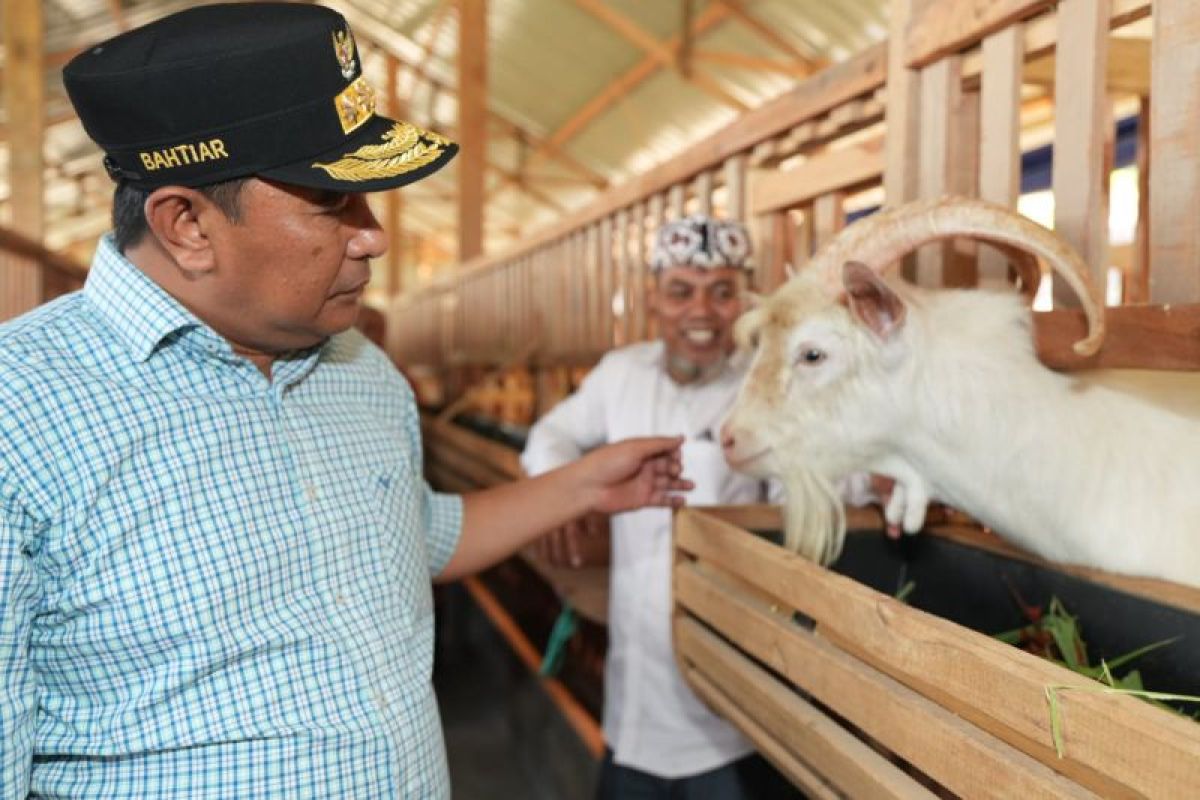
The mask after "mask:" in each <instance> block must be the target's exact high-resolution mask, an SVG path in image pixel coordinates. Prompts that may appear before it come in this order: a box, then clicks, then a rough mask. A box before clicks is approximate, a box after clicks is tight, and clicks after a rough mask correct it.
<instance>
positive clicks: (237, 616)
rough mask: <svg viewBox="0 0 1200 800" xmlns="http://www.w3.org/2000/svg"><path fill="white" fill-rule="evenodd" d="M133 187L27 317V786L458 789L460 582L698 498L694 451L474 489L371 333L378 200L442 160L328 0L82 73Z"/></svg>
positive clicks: (15, 625)
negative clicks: (432, 462)
mask: <svg viewBox="0 0 1200 800" xmlns="http://www.w3.org/2000/svg"><path fill="white" fill-rule="evenodd" d="M64 82H65V84H66V87H67V90H68V92H69V93H70V96H71V99H72V102H73V103H74V104H75V107H76V109H77V110H78V112H79V115H80V118H81V120H82V122H83V124H84V127H85V128H86V130H87V131H88V134H89V135H90V136H91V137H92V138H93V139H95V140H96V142H97V143H98V144H99V145H100V146H101V148H102V149H103V150H104V152H105V165H106V167H107V168H108V171H109V173H110V175H111V176H112V177H113V179H114V180H115V181H116V182H117V188H116V193H115V197H114V231H113V233H112V234H111V235H110V236H108V237H105V238H104V239H103V240H102V242H101V243H100V246H99V249H98V250H97V253H96V256H95V259H94V261H93V264H92V268H91V272H90V274H89V276H88V280H87V284H86V286H85V288H84V289H83V290H82V291H81V292H78V293H75V294H72V295H68V296H66V297H63V298H60V299H58V300H56V301H54V302H52V303H49V304H47V305H45V306H43V307H41V308H39V309H37V310H35V311H34V312H32V313H30V314H27V315H25V316H23V317H20V318H18V319H16V320H13V321H11V322H9V323H7V324H5V325H3V326H0V798H4V800H10V799H11V798H25V797H29V796H35V797H56V798H72V797H80V798H82V797H86V798H221V799H222V800H226V799H227V798H238V800H244V799H245V798H356V799H357V798H375V797H412V798H431V797H432V798H438V797H446V796H448V795H449V785H448V776H447V770H446V763H445V754H444V747H443V743H442V736H441V728H440V723H439V720H438V715H437V707H436V704H435V700H434V696H433V689H432V686H431V680H430V677H431V668H432V644H433V624H432V615H433V609H432V603H431V596H430V582H431V580H452V579H454V578H457V577H460V576H462V575H465V574H468V573H470V572H473V571H476V570H479V569H482V568H484V567H486V566H488V565H490V564H492V563H494V562H495V561H497V560H499V559H501V558H503V557H504V556H506V555H507V554H508V553H510V552H512V551H514V550H515V549H517V548H518V547H520V546H522V545H523V544H525V543H526V542H528V541H530V540H532V539H533V538H535V537H536V536H537V535H538V534H540V533H541V532H544V531H546V530H548V529H550V528H552V527H554V526H556V525H561V524H562V523H564V522H566V521H567V520H569V519H571V518H574V517H578V516H580V515H581V514H583V513H586V512H588V511H607V512H614V511H620V510H623V509H629V508H635V507H640V506H643V505H668V504H672V503H674V502H677V500H676V496H675V495H674V494H673V493H674V492H676V491H679V490H684V489H687V488H689V487H690V484H689V483H688V482H687V481H684V480H683V479H681V478H680V477H679V460H678V444H679V442H678V440H675V439H665V438H664V439H640V440H630V441H626V442H623V443H619V444H617V445H613V446H611V447H607V448H603V449H601V450H597V451H595V452H594V453H593V454H590V455H589V456H588V457H586V458H585V459H583V460H582V461H579V462H576V463H575V464H573V465H571V466H568V467H565V468H563V469H560V470H556V471H553V472H551V473H549V474H547V475H546V476H543V477H540V478H538V479H535V480H531V481H527V482H523V483H520V484H513V485H510V486H505V487H501V488H497V489H494V490H490V491H486V492H480V493H477V494H472V495H467V496H465V497H458V496H451V495H441V494H436V493H434V492H432V491H431V490H430V489H429V486H428V485H427V484H426V483H425V481H424V480H423V478H422V476H421V444H420V431H419V427H418V417H417V411H416V408H415V405H414V402H413V398H412V395H411V392H410V390H409V388H408V386H407V384H406V383H405V382H404V380H403V379H402V378H400V376H399V375H398V373H397V372H396V370H395V369H394V368H393V367H392V365H391V364H390V363H389V361H388V359H387V358H386V356H385V355H384V354H383V353H382V352H380V351H379V350H378V349H377V348H376V347H375V346H373V345H371V344H370V343H368V342H367V341H366V339H365V338H363V336H362V335H360V334H359V333H357V332H356V331H353V330H352V329H351V325H352V323H353V322H354V319H355V316H356V314H357V313H358V309H359V303H360V298H361V296H362V292H363V288H364V286H365V284H366V282H367V279H368V277H369V274H370V273H369V270H368V260H369V259H370V258H373V257H378V256H379V255H381V254H382V253H383V251H384V246H385V241H384V236H383V233H382V232H381V230H380V228H379V225H378V223H377V222H376V220H375V219H374V217H373V216H372V214H371V212H370V210H369V208H368V207H367V203H366V200H365V197H364V194H363V193H364V192H368V191H377V190H382V189H392V188H396V187H398V186H401V185H403V184H405V183H408V182H411V181H413V180H417V179H419V178H421V177H424V176H425V175H428V174H429V173H431V172H433V171H434V170H436V169H439V168H440V167H441V166H442V165H444V164H445V163H446V162H447V161H448V160H449V159H450V158H451V157H452V156H453V155H454V152H455V150H456V147H455V145H454V144H452V143H451V142H449V141H448V140H446V139H445V138H444V137H442V136H440V135H438V134H435V133H432V132H430V131H424V130H421V129H419V128H417V127H416V126H413V125H411V124H409V123H405V122H398V121H394V120H389V119H386V118H383V117H381V116H379V115H377V114H376V113H375V111H374V95H373V92H372V90H371V88H370V87H369V86H368V85H367V84H366V83H365V81H364V80H363V77H362V70H361V64H360V63H359V59H358V54H357V51H356V49H355V47H354V41H353V37H352V36H351V34H350V32H349V29H348V28H347V27H346V23H345V21H344V20H343V19H342V18H341V17H340V16H339V15H338V14H337V13H335V12H333V11H330V10H328V9H325V8H321V7H319V6H314V5H290V4H258V3H253V4H232V5H220V6H205V7H200V8H194V9H191V10H189V11H185V12H181V13H179V14H176V15H173V16H171V17H167V18H165V19H163V20H160V21H159V22H157V23H154V24H151V25H148V26H146V27H143V28H139V29H137V30H133V31H130V32H128V33H126V34H123V35H121V36H118V37H117V38H115V39H113V40H110V41H108V42H105V43H103V44H101V45H99V46H96V47H94V48H91V49H89V50H87V51H85V52H84V53H82V54H81V55H80V56H78V57H77V58H76V59H75V60H74V61H72V62H71V64H70V65H68V67H67V68H66V70H65V72H64Z"/></svg>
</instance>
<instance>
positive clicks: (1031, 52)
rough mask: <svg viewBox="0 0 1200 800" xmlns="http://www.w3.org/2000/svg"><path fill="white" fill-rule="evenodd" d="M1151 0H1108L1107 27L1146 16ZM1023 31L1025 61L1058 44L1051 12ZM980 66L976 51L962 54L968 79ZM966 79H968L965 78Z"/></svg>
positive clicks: (1048, 52)
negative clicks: (1109, 1)
mask: <svg viewBox="0 0 1200 800" xmlns="http://www.w3.org/2000/svg"><path fill="white" fill-rule="evenodd" d="M1150 7H1151V0H1111V13H1110V15H1109V19H1108V26H1109V28H1110V29H1112V28H1117V27H1120V26H1121V25H1127V24H1129V23H1130V22H1136V21H1137V20H1139V19H1143V18H1145V17H1148V16H1150ZM1022 27H1023V29H1024V31H1025V34H1024V39H1025V48H1024V49H1025V60H1026V62H1029V61H1034V60H1035V59H1039V58H1042V57H1043V56H1046V55H1048V54H1050V53H1053V51H1054V48H1055V46H1056V45H1057V43H1058V18H1057V16H1056V15H1055V14H1053V13H1046V14H1042V15H1040V16H1038V17H1035V18H1033V19H1031V20H1029V21H1028V22H1026V23H1025V24H1024V25H1023V26H1022ZM982 69H983V56H982V53H981V52H980V51H979V50H973V51H971V52H969V53H967V54H966V55H964V57H963V76H964V77H965V78H968V79H971V78H975V77H977V76H978V75H979V74H980V72H981V70H982ZM968 82H969V81H968Z"/></svg>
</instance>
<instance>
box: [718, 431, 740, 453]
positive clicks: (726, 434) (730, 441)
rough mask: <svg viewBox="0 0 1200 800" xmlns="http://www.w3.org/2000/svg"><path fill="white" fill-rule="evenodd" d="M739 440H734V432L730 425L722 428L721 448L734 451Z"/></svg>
mask: <svg viewBox="0 0 1200 800" xmlns="http://www.w3.org/2000/svg"><path fill="white" fill-rule="evenodd" d="M736 444H737V440H736V439H734V438H733V431H732V430H730V429H729V425H722V426H721V447H722V448H723V449H725V450H732V449H733V447H734V445H736Z"/></svg>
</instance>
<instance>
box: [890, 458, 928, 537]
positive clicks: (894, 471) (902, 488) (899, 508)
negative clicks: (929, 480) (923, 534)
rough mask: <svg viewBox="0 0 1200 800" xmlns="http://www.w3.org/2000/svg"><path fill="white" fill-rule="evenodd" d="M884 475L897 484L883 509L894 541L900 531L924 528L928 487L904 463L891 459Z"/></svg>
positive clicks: (913, 531)
mask: <svg viewBox="0 0 1200 800" xmlns="http://www.w3.org/2000/svg"><path fill="white" fill-rule="evenodd" d="M880 471H881V472H883V473H884V474H889V475H891V476H892V477H893V478H894V479H895V481H896V483H895V485H894V486H893V487H892V496H891V497H890V498H888V502H887V507H886V508H885V509H884V518H885V519H886V520H887V528H888V530H887V532H888V535H889V536H891V537H892V538H893V539H894V538H896V537H898V536H899V535H900V529H901V528H903V529H904V532H905V533H916V532H917V531H919V530H921V528H922V527H924V525H925V511H926V508H927V507H928V506H929V487H927V486H926V485H925V481H924V480H923V479H922V478H921V476H920V475H919V474H918V473H917V471H916V470H914V469H913V468H912V467H910V466H909V465H908V464H907V463H905V462H903V461H900V460H891V461H890V462H889V463H888V464H887V468H886V471H885V470H880Z"/></svg>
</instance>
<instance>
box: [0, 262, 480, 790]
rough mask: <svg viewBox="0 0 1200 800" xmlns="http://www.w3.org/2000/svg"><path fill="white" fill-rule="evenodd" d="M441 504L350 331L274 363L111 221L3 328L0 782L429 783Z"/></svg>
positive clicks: (368, 349)
mask: <svg viewBox="0 0 1200 800" xmlns="http://www.w3.org/2000/svg"><path fill="white" fill-rule="evenodd" d="M461 522H462V504H461V501H460V499H459V498H458V497H455V496H448V495H438V494H434V493H433V492H431V491H430V489H429V487H428V485H427V484H426V483H425V482H424V480H423V479H422V477H421V444H420V432H419V428H418V417H417V411H416V408H415V406H414V403H413V399H412V394H411V391H410V390H409V388H408V385H407V384H406V383H405V381H404V380H403V378H402V377H401V376H400V375H399V374H398V373H397V372H396V370H395V369H394V368H393V367H392V365H391V364H390V363H389V362H388V360H387V358H386V357H385V356H384V355H383V354H382V353H381V352H380V351H379V350H378V349H377V348H376V347H374V346H373V345H371V344H369V343H368V342H367V341H366V340H365V339H364V338H363V337H362V336H361V335H359V334H358V333H357V332H353V331H352V332H348V333H345V334H341V335H339V336H335V337H334V338H332V339H331V340H329V341H328V342H326V343H325V344H324V345H323V346H321V347H319V348H314V349H313V350H311V351H306V352H302V353H298V354H296V355H294V356H292V357H286V358H282V359H280V360H278V361H277V362H276V363H275V366H274V370H273V375H272V378H271V380H270V381H268V380H267V379H266V378H265V377H264V376H263V374H262V373H261V372H259V371H258V370H257V369H256V368H255V367H254V366H253V365H252V364H251V363H250V362H249V361H247V360H245V359H243V358H240V357H238V356H236V355H234V353H233V351H232V349H231V348H230V346H229V345H228V343H226V342H225V341H224V340H223V339H221V338H220V337H219V336H218V335H217V334H216V333H215V332H214V331H213V330H212V329H211V328H209V327H207V326H205V325H204V324H202V323H201V322H200V321H199V320H198V319H197V318H196V317H195V316H193V315H192V314H191V313H189V312H188V311H187V310H186V309H185V308H184V307H183V306H182V305H180V304H179V303H178V302H176V301H175V300H174V299H172V298H171V297H170V296H169V295H167V294H166V293H165V292H164V291H162V289H160V288H159V287H158V286H157V285H156V284H154V283H153V282H151V281H150V280H149V279H148V278H146V277H145V276H144V275H143V274H142V273H141V272H140V271H139V270H137V269H136V268H135V267H134V266H133V265H132V264H130V263H129V262H128V261H126V260H125V259H124V258H123V257H122V256H121V255H120V254H119V253H118V252H117V251H116V249H115V248H114V247H113V245H112V243H111V240H107V239H106V240H105V241H103V242H102V244H101V246H100V249H99V251H98V252H97V255H96V258H95V261H94V262H93V265H92V271H91V274H90V275H89V277H88V281H87V285H86V286H85V288H84V289H83V290H82V291H81V292H78V293H75V294H72V295H68V296H66V297H63V298H60V299H58V300H56V301H54V302H52V303H50V304H48V305H46V306H43V307H41V308H39V309H37V310H35V311H33V312H32V313H30V314H27V315H25V316H23V317H20V318H18V319H16V320H13V321H11V322H9V323H7V324H5V325H3V326H0V797H3V798H5V799H7V798H24V797H26V796H27V795H29V794H32V795H33V796H42V795H44V796H46V797H55V798H60V797H62V798H67V797H86V798H220V799H221V800H231V799H232V798H237V799H238V800H245V799H246V798H265V797H270V798H293V797H295V798H355V800H360V799H362V798H376V797H388V798H394V797H405V798H410V797H411V798H431V797H445V796H448V794H449V779H448V774H447V770H446V759H445V751H444V745H443V741H442V734H441V726H440V722H439V719H438V713H437V706H436V704H435V699H434V694H433V689H432V685H431V670H432V661H433V655H432V654H433V607H432V600H431V590H430V578H431V576H432V575H435V574H436V573H438V572H439V571H440V570H441V569H442V568H443V567H444V566H445V564H446V562H447V561H449V559H450V556H451V555H452V553H453V551H454V549H455V547H456V545H457V542H458V536H459V531H460V529H461Z"/></svg>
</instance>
